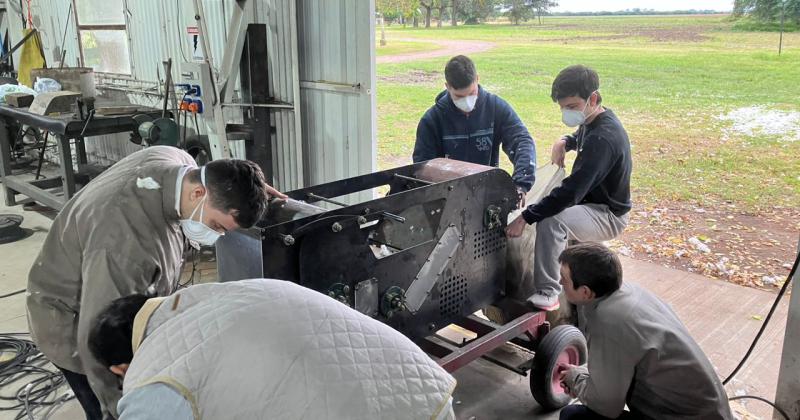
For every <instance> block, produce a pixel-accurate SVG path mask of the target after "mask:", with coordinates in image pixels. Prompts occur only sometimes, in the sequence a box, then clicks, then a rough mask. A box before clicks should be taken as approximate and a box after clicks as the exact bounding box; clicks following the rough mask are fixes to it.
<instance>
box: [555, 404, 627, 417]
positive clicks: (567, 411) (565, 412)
mask: <svg viewBox="0 0 800 420" xmlns="http://www.w3.org/2000/svg"><path fill="white" fill-rule="evenodd" d="M617 419H625V420H634V419H636V416H634V415H633V414H631V413H629V412H627V411H623V412H622V415H620V416H619V417H617ZM558 420H612V419H611V418H609V417H603V416H601V415H599V414H597V413H595V412H594V411H592V410H590V409H589V407H587V406H585V405H568V406H566V407H564V408H563V409H562V410H561V414H560V415H559V416H558Z"/></svg>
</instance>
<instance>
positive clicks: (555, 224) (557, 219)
mask: <svg viewBox="0 0 800 420" xmlns="http://www.w3.org/2000/svg"><path fill="white" fill-rule="evenodd" d="M599 84H600V83H599V77H598V76H597V73H596V72H595V71H594V70H592V69H589V68H587V67H584V66H580V65H578V66H571V67H567V68H566V69H564V70H562V71H561V73H559V75H558V77H556V80H555V81H554V82H553V89H552V94H551V97H552V99H553V101H554V102H558V104H559V106H560V107H561V110H562V114H563V117H562V119H563V122H564V123H565V124H566V125H567V126H570V127H575V126H579V128H578V130H577V131H576V132H575V133H574V134H572V135H570V136H565V137H563V138H562V139H560V140H559V141H557V142H556V144H555V145H554V146H553V158H552V160H553V162H554V163H556V164H559V165H561V166H563V165H564V154H565V152H566V151H569V150H576V151H577V153H578V156H577V158H576V159H575V163H574V165H573V167H572V173H571V174H570V176H568V177H567V178H565V179H564V181H563V183H562V185H561V186H560V187H557V188H555V189H554V190H553V191H552V192H551V193H550V194H549V195H547V196H546V197H545V198H543V199H542V200H541V201H539V202H538V203H534V204H531V205H530V206H528V208H527V209H525V210H524V211H523V212H522V215H521V216H520V217H518V218H517V219H516V220H514V221H513V222H511V224H509V226H508V228H507V233H508V236H510V237H517V236H520V235H521V234H522V231H523V229H524V227H525V224H526V223H527V224H534V223H536V224H537V226H536V247H535V250H534V264H533V266H534V269H533V278H534V283H535V286H536V292H535V293H534V294H533V295H532V296H530V297H529V298H528V301H529V302H530V303H531V304H532V305H533V306H535V307H538V308H541V309H546V310H553V309H557V308H558V295H559V293H561V286H560V285H559V283H558V279H559V265H558V261H557V258H558V255H559V254H560V253H561V251H563V250H564V248H566V246H567V241H569V240H578V241H580V242H586V241H605V240H609V239H612V238H614V237H616V236H617V235H619V234H620V233H621V232H622V231H623V230H624V229H625V227H626V226H627V224H628V212H629V211H630V209H631V201H630V177H631V169H632V163H631V149H630V142H629V140H628V135H627V133H626V132H625V128H623V127H622V123H621V122H620V121H619V119H617V116H616V115H614V113H613V112H612V111H611V110H610V109H607V108H604V107H603V106H601V105H600V103H601V102H602V98H601V96H600V93H599V92H598V88H599Z"/></svg>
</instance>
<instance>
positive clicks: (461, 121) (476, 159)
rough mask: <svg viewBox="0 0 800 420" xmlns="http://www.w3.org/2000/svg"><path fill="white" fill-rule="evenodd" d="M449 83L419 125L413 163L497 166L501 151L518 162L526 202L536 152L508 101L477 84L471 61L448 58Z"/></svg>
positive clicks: (520, 187)
mask: <svg viewBox="0 0 800 420" xmlns="http://www.w3.org/2000/svg"><path fill="white" fill-rule="evenodd" d="M445 79H446V81H447V84H446V87H447V90H445V91H443V92H441V93H440V94H439V95H437V96H436V103H435V104H434V105H433V106H432V107H431V108H430V109H429V110H428V111H427V112H426V113H425V115H424V116H423V117H422V119H421V120H420V122H419V125H418V126H417V141H416V143H415V145H414V155H413V158H414V162H422V161H425V160H429V159H434V158H438V157H447V158H450V159H456V160H461V161H465V162H471V163H477V164H481V165H487V166H498V165H499V163H500V147H501V146H502V148H503V151H504V152H505V153H506V155H507V156H508V158H509V159H510V160H511V161H512V162H513V163H514V173H513V175H512V178H513V180H514V183H515V184H516V186H517V190H518V191H519V192H520V193H521V197H524V193H526V192H527V191H528V190H530V189H531V186H532V185H533V181H534V176H535V171H536V148H535V146H534V143H533V139H532V138H531V135H530V134H529V133H528V129H527V128H525V124H523V123H522V121H521V120H520V119H519V116H517V113H516V112H514V110H513V109H512V108H511V106H510V105H509V104H508V103H507V102H506V101H504V100H503V99H501V98H500V97H499V96H497V95H494V94H492V93H490V92H487V91H486V90H484V89H483V88H482V87H481V86H480V85H478V75H477V73H476V70H475V64H473V62H472V60H470V59H469V58H467V57H465V56H463V55H459V56H456V57H453V58H452V59H450V61H449V62H448V63H447V66H446V67H445ZM523 204H524V203H523V202H521V205H523Z"/></svg>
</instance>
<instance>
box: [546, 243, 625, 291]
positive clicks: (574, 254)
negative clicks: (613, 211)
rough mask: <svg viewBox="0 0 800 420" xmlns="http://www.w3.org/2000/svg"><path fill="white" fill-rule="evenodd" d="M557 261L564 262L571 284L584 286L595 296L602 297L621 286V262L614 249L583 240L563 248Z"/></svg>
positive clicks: (575, 286)
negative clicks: (567, 268)
mask: <svg viewBox="0 0 800 420" xmlns="http://www.w3.org/2000/svg"><path fill="white" fill-rule="evenodd" d="M558 262H559V263H561V264H566V266H567V267H569V272H570V275H571V277H572V286H573V287H574V288H575V289H577V288H578V287H581V286H586V287H588V288H589V289H592V291H593V292H594V294H595V296H596V297H603V296H606V295H610V294H611V293H614V292H616V291H617V290H619V288H620V286H622V264H621V263H620V262H619V257H617V254H616V253H614V251H612V250H610V249H608V248H606V247H605V246H604V245H602V244H598V243H594V242H583V243H580V244H578V245H573V246H571V247H569V248H567V249H565V250H564V252H562V253H561V255H559V256H558Z"/></svg>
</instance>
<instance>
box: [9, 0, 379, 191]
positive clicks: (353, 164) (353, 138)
mask: <svg viewBox="0 0 800 420" xmlns="http://www.w3.org/2000/svg"><path fill="white" fill-rule="evenodd" d="M77 1H86V0H77ZM126 3H127V13H126V16H127V20H128V35H129V38H130V54H131V66H132V79H133V80H132V81H125V80H121V79H119V80H113V84H115V85H119V86H124V87H125V89H127V92H126V95H127V96H128V97H129V98H130V100H131V102H133V103H137V104H141V105H150V106H158V103H159V98H158V97H157V96H154V95H146V94H142V93H137V92H136V91H137V90H144V89H146V88H149V87H153V86H156V85H157V84H158V82H159V77H160V78H162V79H163V77H164V72H163V66H162V61H163V60H165V59H167V58H169V57H171V58H172V59H173V77H174V78H179V76H180V73H181V67H182V66H181V65H182V63H184V62H187V61H189V60H191V50H190V45H189V42H188V38H187V35H186V28H187V27H188V26H196V21H195V19H194V8H193V2H192V1H190V0H126ZM70 4H71V1H70V0H34V1H33V2H32V9H31V10H32V13H33V15H34V25H35V26H36V27H37V28H38V29H39V30H40V32H41V33H42V41H43V44H44V49H45V56H46V58H47V60H48V63H54V62H55V61H57V59H58V58H60V44H61V39H62V37H63V35H64V33H65V31H66V34H67V35H66V40H65V42H64V44H65V45H64V47H65V48H66V50H67V59H66V60H65V62H66V64H67V65H75V66H76V65H79V55H80V53H79V49H78V34H77V30H76V28H75V20H74V10H73V11H72V13H73V15H72V16H73V17H72V18H71V19H69V21H68V20H67V16H68V14H69V9H70ZM203 5H204V8H205V14H206V19H207V29H208V31H209V32H210V37H209V40H210V43H211V49H212V57H213V59H214V64H215V65H216V66H219V65H220V63H221V62H222V57H223V53H224V46H225V42H226V39H225V34H226V32H227V30H228V28H227V25H228V22H229V19H230V16H231V14H232V10H233V8H234V7H235V4H234V1H233V0H203ZM10 9H11V10H10V12H11V13H12V14H16V16H9V26H10V28H11V29H10V32H11V34H12V41H14V40H15V39H16V40H19V37H20V35H19V34H21V32H22V28H21V19H19V18H18V16H19V14H18V13H19V12H18V11H15V10H13V7H10ZM248 13H249V17H250V18H249V19H248V20H247V21H248V22H254V23H265V24H267V39H268V42H269V46H268V54H269V57H268V61H269V75H268V77H269V83H270V87H271V89H272V91H273V92H274V95H275V99H276V100H278V101H282V102H288V103H293V104H295V110H280V111H277V112H275V113H273V115H274V117H273V118H274V120H273V123H274V124H275V125H276V128H277V130H276V131H277V133H276V135H274V136H273V138H272V139H271V142H272V147H273V156H274V174H275V183H276V185H277V186H278V187H279V188H281V189H284V190H290V189H295V188H300V187H301V186H303V185H311V184H317V183H321V182H326V181H330V180H334V179H340V178H344V177H347V176H353V175H357V174H363V173H367V172H370V171H372V170H374V168H375V166H376V165H375V147H374V139H375V121H374V119H375V117H374V114H375V112H374V109H375V95H374V84H375V71H374V56H373V55H374V48H373V45H374V19H373V16H374V4H373V2H372V1H365V0H250V2H249V5H248ZM16 62H18V60H16ZM300 80H303V81H310V82H321V81H325V82H334V83H337V84H345V85H360V86H361V88H360V90H351V91H347V90H345V91H344V92H343V91H342V90H341V89H338V88H336V87H335V86H334V89H330V88H329V87H326V85H325V84H324V83H315V84H313V86H314V87H303V88H301V83H300ZM103 83H104V84H105V83H108V80H105V81H104V82H103ZM306 85H307V84H303V86H306ZM298 102H299V103H298ZM226 115H227V113H226ZM190 125H191V124H190ZM127 138H128V136H127V134H126V135H115V136H101V137H95V138H92V139H90V140H88V141H87V152H88V153H89V154H90V158H92V159H95V160H98V161H100V162H102V163H110V162H113V161H116V160H119V159H120V158H122V157H124V156H125V155H127V154H129V153H131V152H132V151H134V150H137V149H138V146H136V145H133V144H131V143H130V142H128V141H127ZM232 149H233V150H234V151H236V150H241V148H238V149H237V148H236V147H232ZM234 153H235V154H237V153H236V152H234Z"/></svg>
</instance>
